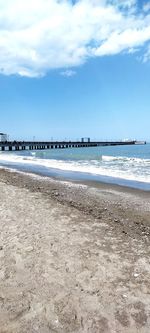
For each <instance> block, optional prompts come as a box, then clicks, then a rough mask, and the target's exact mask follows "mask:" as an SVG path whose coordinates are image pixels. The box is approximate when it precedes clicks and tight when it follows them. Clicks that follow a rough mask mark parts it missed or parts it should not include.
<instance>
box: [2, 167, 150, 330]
mask: <svg viewBox="0 0 150 333" xmlns="http://www.w3.org/2000/svg"><path fill="white" fill-rule="evenodd" d="M0 200H1V205H0V220H1V224H0V226H1V230H0V231H1V233H0V260H1V266H0V267H1V270H0V306H1V311H0V332H1V333H4V332H5V333H14V332H15V333H24V332H29V333H30V332H40V333H47V332H52V333H53V332H56V333H60V332H61V333H66V332H70V333H80V332H84V333H86V332H91V333H98V332H99V333H103V332H106V333H114V332H116V333H118V332H123V333H124V332H128V333H135V332H138V333H139V332H142V333H149V331H150V292H149V291H150V282H149V281H150V265H149V255H150V193H149V192H144V191H140V190H132V189H128V188H122V187H117V186H112V185H104V184H100V185H99V186H96V184H95V185H94V184H93V183H91V184H90V183H86V184H83V185H82V184H76V183H69V182H60V181H55V180H53V179H47V178H44V177H36V176H34V177H31V176H30V175H25V174H23V173H15V172H8V171H5V170H2V169H1V170H0Z"/></svg>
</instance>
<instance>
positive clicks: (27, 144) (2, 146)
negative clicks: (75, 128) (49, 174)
mask: <svg viewBox="0 0 150 333" xmlns="http://www.w3.org/2000/svg"><path fill="white" fill-rule="evenodd" d="M135 144H146V141H91V142H81V141H40V142H39V141H1V142H0V151H14V150H15V151H16V150H36V149H40V150H41V149H65V148H84V147H98V146H125V145H135Z"/></svg>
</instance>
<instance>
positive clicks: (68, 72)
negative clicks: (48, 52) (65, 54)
mask: <svg viewBox="0 0 150 333" xmlns="http://www.w3.org/2000/svg"><path fill="white" fill-rule="evenodd" d="M60 74H61V75H62V76H66V77H71V76H74V75H76V72H75V71H73V70H72V69H66V70H65V71H63V72H61V73H60Z"/></svg>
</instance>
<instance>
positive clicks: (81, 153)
mask: <svg viewBox="0 0 150 333" xmlns="http://www.w3.org/2000/svg"><path fill="white" fill-rule="evenodd" d="M0 166H2V167H9V168H14V169H17V170H21V171H30V172H35V173H40V174H43V175H47V176H54V177H57V178H65V179H66V178H67V179H76V180H77V179H78V180H82V179H84V180H94V181H101V182H108V183H114V184H119V185H125V186H131V187H135V188H141V189H145V190H150V144H146V145H133V146H112V147H89V148H70V149H69V148H68V149H52V150H32V151H28V150H26V151H17V152H0Z"/></svg>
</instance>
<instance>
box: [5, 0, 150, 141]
mask: <svg viewBox="0 0 150 333" xmlns="http://www.w3.org/2000/svg"><path fill="white" fill-rule="evenodd" d="M149 128H150V1H144V0H78V1H75V0H74V1H73V0H72V1H71V0H25V1H24V0H22V1H20V0H13V1H12V0H0V132H4V133H7V134H8V135H9V138H10V140H14V139H16V140H32V139H34V140H64V139H65V140H76V139H80V138H81V137H90V138H91V140H122V139H137V140H141V139H142V140H147V141H150V130H149Z"/></svg>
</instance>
